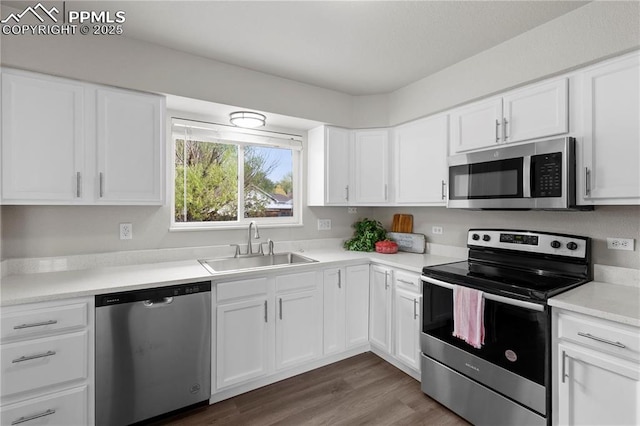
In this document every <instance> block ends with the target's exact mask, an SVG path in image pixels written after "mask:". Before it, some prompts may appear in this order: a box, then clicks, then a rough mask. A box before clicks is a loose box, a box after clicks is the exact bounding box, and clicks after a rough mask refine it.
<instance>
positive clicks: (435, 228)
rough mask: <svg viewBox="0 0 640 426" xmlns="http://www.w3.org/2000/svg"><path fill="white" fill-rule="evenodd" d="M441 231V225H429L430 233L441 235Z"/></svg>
mask: <svg viewBox="0 0 640 426" xmlns="http://www.w3.org/2000/svg"><path fill="white" fill-rule="evenodd" d="M442 232H444V230H443V229H442V226H433V227H431V233H432V234H434V235H442Z"/></svg>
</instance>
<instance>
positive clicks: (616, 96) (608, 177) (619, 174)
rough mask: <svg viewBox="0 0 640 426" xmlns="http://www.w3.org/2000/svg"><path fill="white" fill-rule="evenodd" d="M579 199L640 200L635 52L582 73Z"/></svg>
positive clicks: (639, 68)
mask: <svg viewBox="0 0 640 426" xmlns="http://www.w3.org/2000/svg"><path fill="white" fill-rule="evenodd" d="M582 77H583V80H582V82H583V86H582V91H583V93H582V95H583V105H584V107H583V124H584V138H583V150H582V156H583V157H582V162H583V164H582V165H583V168H582V170H579V172H580V173H582V174H583V175H582V176H581V177H582V178H583V179H584V181H585V183H584V185H582V187H581V190H580V193H579V196H580V197H582V201H583V203H584V204H640V168H638V163H639V161H640V119H639V117H640V55H639V54H638V52H635V53H633V54H632V55H627V56H624V57H621V58H616V59H614V60H611V61H607V62H604V63H602V64H598V65H596V66H593V67H590V68H588V69H586V70H585V71H584V73H583V75H582Z"/></svg>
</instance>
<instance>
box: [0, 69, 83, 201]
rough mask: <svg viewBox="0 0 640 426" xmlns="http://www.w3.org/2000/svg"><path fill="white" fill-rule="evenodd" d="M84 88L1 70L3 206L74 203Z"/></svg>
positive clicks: (79, 182)
mask: <svg viewBox="0 0 640 426" xmlns="http://www.w3.org/2000/svg"><path fill="white" fill-rule="evenodd" d="M84 137H85V135H84V88H83V86H82V85H81V84H75V83H73V82H70V81H66V80H60V79H56V78H53V77H47V76H40V75H33V74H29V73H19V72H15V73H14V72H13V71H12V72H7V71H3V72H2V197H3V202H4V203H5V204H12V203H16V202H17V203H20V204H69V203H73V202H74V201H78V200H80V199H81V198H82V197H83V195H84V191H83V187H82V186H83V183H85V182H88V176H85V175H84V174H83V173H84V150H83V146H84V145H83V144H84Z"/></svg>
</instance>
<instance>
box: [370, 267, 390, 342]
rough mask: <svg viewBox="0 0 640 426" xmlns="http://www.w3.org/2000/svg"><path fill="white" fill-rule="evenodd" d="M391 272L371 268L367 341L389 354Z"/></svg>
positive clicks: (380, 268)
mask: <svg viewBox="0 0 640 426" xmlns="http://www.w3.org/2000/svg"><path fill="white" fill-rule="evenodd" d="M391 279H392V277H391V270H390V269H387V268H383V267H381V266H371V290H370V291H371V307H370V324H369V327H370V329H369V333H370V334H369V341H370V342H371V344H373V345H376V346H377V347H379V348H380V349H383V350H385V351H387V352H391V321H390V319H391Z"/></svg>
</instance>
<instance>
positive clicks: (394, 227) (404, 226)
mask: <svg viewBox="0 0 640 426" xmlns="http://www.w3.org/2000/svg"><path fill="white" fill-rule="evenodd" d="M391 232H404V233H409V234H410V233H412V232H413V215H410V214H394V215H393V223H392V224H391Z"/></svg>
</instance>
